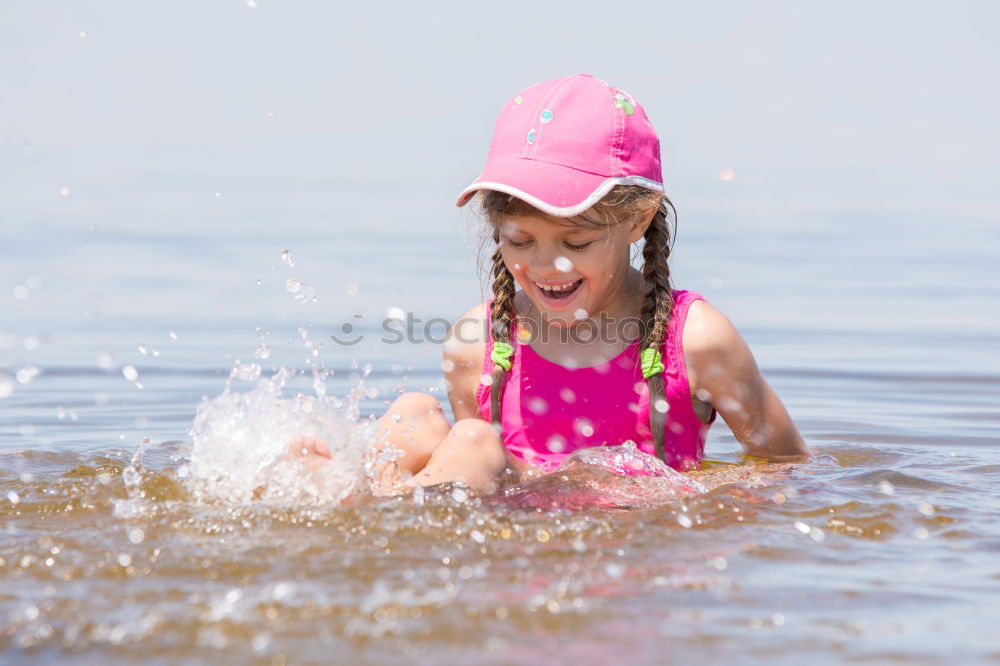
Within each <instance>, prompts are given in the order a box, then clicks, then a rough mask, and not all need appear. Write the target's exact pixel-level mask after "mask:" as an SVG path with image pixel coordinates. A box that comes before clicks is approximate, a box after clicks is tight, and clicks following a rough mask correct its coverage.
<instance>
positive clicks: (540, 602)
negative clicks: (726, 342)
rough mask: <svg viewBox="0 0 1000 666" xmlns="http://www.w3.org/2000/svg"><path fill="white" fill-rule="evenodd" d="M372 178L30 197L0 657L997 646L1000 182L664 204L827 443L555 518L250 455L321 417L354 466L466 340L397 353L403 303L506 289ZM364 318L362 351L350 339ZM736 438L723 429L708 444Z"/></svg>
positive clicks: (704, 271)
mask: <svg viewBox="0 0 1000 666" xmlns="http://www.w3.org/2000/svg"><path fill="white" fill-rule="evenodd" d="M78 187H80V186H78ZM364 187H365V185H364V183H362V184H361V185H358V186H355V185H353V184H352V185H345V186H343V187H342V188H341V189H333V190H330V189H320V188H312V189H310V188H309V187H303V188H299V189H298V190H296V191H294V192H284V191H277V190H271V191H268V192H264V193H261V192H258V191H255V190H254V189H253V188H252V187H250V186H243V187H242V188H241V187H240V185H239V184H238V183H235V184H233V187H231V188H229V189H227V190H224V191H221V188H220V195H219V196H215V192H214V191H211V190H206V191H204V192H199V193H198V196H203V198H202V199H197V197H196V196H195V195H194V194H192V191H193V188H191V187H190V186H188V185H185V184H183V183H181V184H177V183H173V184H171V183H169V182H168V183H166V184H164V183H162V182H160V183H159V184H157V185H156V186H153V185H148V186H145V187H137V188H132V189H131V190H130V191H129V193H128V195H127V196H124V195H123V196H122V197H118V196H113V195H110V194H107V193H105V194H92V195H90V196H91V197H92V200H91V201H90V202H89V203H88V201H86V200H84V201H82V202H77V201H74V199H73V197H74V195H73V193H70V194H69V195H60V194H58V192H52V193H50V194H51V196H49V197H48V198H47V199H45V200H44V202H43V203H41V204H40V203H38V201H37V200H34V199H31V198H29V197H27V196H24V197H17V196H12V197H10V198H9V202H10V203H11V204H12V205H11V206H10V207H9V208H8V211H7V212H5V213H4V219H3V227H2V230H0V244H2V246H3V248H4V262H3V265H2V266H0V284H2V285H3V294H2V298H3V299H4V300H3V311H4V316H3V322H2V327H0V331H2V333H0V396H2V397H0V415H2V418H0V580H2V584H0V590H2V592H0V651H2V652H0V658H2V659H4V660H11V661H22V660H27V659H32V660H33V661H36V662H38V663H55V662H59V663H64V662H80V663H93V662H98V661H100V662H107V661H116V662H126V661H127V662H135V663H202V662H204V661H206V660H210V659H223V660H226V661H234V662H236V661H260V662H262V663H275V664H280V663H312V662H320V661H329V660H330V659H331V658H333V659H334V661H336V662H338V663H385V662H392V661H396V660H399V659H401V658H404V657H405V658H406V659H407V660H409V661H412V662H413V663H441V662H444V663H458V662H461V663H484V664H485V663H526V664H541V663H551V662H552V661H553V660H556V661H567V660H571V659H572V660H577V661H581V662H583V663H609V662H611V661H613V660H614V661H619V660H621V661H630V662H635V663H666V662H669V663H685V662H688V661H690V660H691V659H698V660H702V661H708V662H712V663H714V662H720V663H721V662H722V661H725V662H727V663H760V662H762V661H764V660H767V661H768V662H769V663H779V664H783V663H789V664H791V663H801V662H802V661H803V660H809V661H810V663H826V664H840V663H845V662H848V661H855V662H862V663H903V664H945V663H948V664H952V663H963V664H972V663H990V662H993V661H995V660H997V659H1000V643H998V641H997V639H996V635H995V630H994V625H995V617H996V616H997V613H998V611H1000V603H998V601H997V599H998V598H1000V558H998V553H1000V453H998V446H997V445H998V443H1000V409H998V405H1000V352H998V349H1000V345H998V343H1000V317H998V316H997V312H1000V272H998V271H997V270H996V265H995V257H997V256H998V253H1000V241H998V236H997V234H996V233H995V229H996V227H995V222H993V220H992V218H991V215H992V213H991V211H992V210H995V206H994V205H993V204H990V205H986V206H983V207H981V208H975V207H964V208H960V209H959V210H958V211H957V212H955V213H953V214H951V215H948V216H945V217H936V218H934V219H928V217H927V216H925V215H922V214H921V213H919V212H918V211H913V210H908V209H906V208H905V207H899V206H896V205H893V204H891V203H888V204H887V203H885V202H880V201H878V200H877V198H874V199H871V200H868V201H863V202H861V203H856V204H855V205H853V206H851V207H850V208H844V207H840V206H836V205H832V204H822V203H819V204H815V205H811V204H809V203H808V198H804V199H803V198H799V199H797V200H796V202H795V205H794V206H792V207H791V208H790V209H789V210H787V211H785V212H784V213H782V212H780V211H778V208H779V206H778V204H776V203H774V204H773V205H772V209H771V211H768V212H753V211H755V210H758V211H759V210H762V209H760V208H759V207H758V206H757V204H758V203H759V202H755V201H753V200H752V199H750V198H746V197H745V196H744V195H740V194H732V193H731V191H728V192H727V191H723V190H718V189H717V188H719V187H724V185H722V184H720V183H715V184H712V183H709V184H706V185H704V187H703V188H702V189H701V190H696V191H693V192H692V193H691V194H690V195H689V198H690V199H691V201H692V203H691V204H689V205H688V206H687V207H686V206H685V195H684V193H681V192H679V193H675V194H674V198H675V201H676V202H677V204H678V207H679V209H680V212H681V219H680V227H679V238H678V241H677V245H676V248H675V255H674V270H675V274H676V276H677V277H676V282H677V284H678V286H680V287H682V288H686V289H692V290H696V291H700V292H702V293H703V294H705V296H706V297H707V298H708V299H709V300H710V301H712V302H713V303H714V304H715V305H717V306H718V307H719V308H720V309H722V310H723V311H724V312H726V313H727V314H728V315H729V316H730V317H731V318H732V319H733V320H734V322H735V323H736V324H737V326H738V327H739V328H740V330H741V331H742V332H743V333H744V335H745V337H746V338H747V340H748V341H749V343H750V345H751V347H752V348H753V349H754V351H755V353H756V355H757V358H758V360H759V362H760V364H761V366H762V368H763V370H764V372H765V375H766V376H767V377H768V379H769V380H770V381H771V383H772V384H773V385H774V386H775V387H776V389H777V390H778V392H779V394H780V395H781V396H782V398H783V399H784V401H785V402H786V404H787V406H788V408H789V410H790V411H791V413H792V415H793V417H794V418H795V420H796V422H797V423H798V425H799V427H800V429H801V430H802V433H803V435H804V436H805V438H806V440H807V441H808V443H809V445H810V446H811V447H812V448H813V450H814V451H815V452H816V453H817V457H816V459H815V460H814V461H812V462H810V463H807V464H804V465H801V466H796V467H792V468H775V467H768V466H763V467H753V466H749V467H745V466H734V465H723V466H716V467H713V468H712V469H708V470H706V471H703V472H699V473H696V474H695V476H699V475H700V478H701V480H702V481H704V482H705V483H706V485H708V486H709V487H710V488H711V489H710V490H709V491H708V492H706V493H703V494H698V495H695V496H688V497H675V498H672V497H669V496H664V497H661V498H660V499H659V500H658V501H653V502H651V503H645V504H642V503H640V505H639V506H635V507H631V508H607V507H605V508H589V509H583V510H574V511H571V510H564V509H554V510H544V511H535V510H532V509H530V508H525V507H523V506H521V507H519V506H512V505H509V504H504V503H502V502H501V503H497V502H492V501H484V500H482V499H477V498H473V497H469V496H468V495H467V494H466V493H464V492H463V491H462V490H461V489H460V488H459V489H451V488H449V489H446V490H444V491H442V492H440V493H428V494H427V495H426V496H424V497H420V498H409V497H404V498H394V499H386V500H381V501H370V502H363V503H362V504H360V505H356V506H352V507H350V508H338V506H337V505H336V503H335V502H333V501H329V500H327V501H324V500H323V496H322V494H321V493H320V494H319V495H315V494H314V495H312V496H306V495H308V493H306V495H301V494H300V495H294V494H291V495H289V496H287V497H284V498H281V497H278V498H271V500H270V501H256V502H255V501H252V499H249V498H248V497H247V495H246V493H245V490H246V488H245V487H244V486H245V485H246V483H245V481H246V479H245V478H242V477H241V474H243V472H244V471H247V470H249V471H247V473H248V474H249V473H251V471H253V470H255V469H257V468H256V467H254V465H255V461H254V459H253V455H252V453H251V452H254V451H258V450H269V449H268V447H270V449H273V447H275V446H280V443H281V442H282V441H284V440H283V439H282V438H283V437H286V436H287V435H288V433H289V432H291V431H293V430H294V429H295V428H298V427H304V425H305V426H309V427H315V428H316V429H317V431H318V432H321V433H326V435H327V436H331V437H333V438H334V439H336V438H338V437H339V438H340V439H339V440H337V441H335V442H334V443H335V445H336V446H339V447H341V451H342V452H343V455H352V456H354V460H353V462H351V463H350V464H348V465H347V467H344V468H340V469H338V470H335V472H336V473H337V474H344V473H347V472H345V470H347V471H348V472H349V471H350V470H351V469H356V468H357V465H358V464H360V463H359V458H360V455H361V454H360V452H361V451H362V450H363V448H364V443H365V442H364V437H365V423H366V419H367V418H368V417H370V416H372V415H377V414H381V413H382V410H384V408H385V405H386V404H387V401H391V399H392V398H393V397H394V396H395V395H396V394H397V393H398V391H399V390H401V389H406V390H430V391H435V392H437V393H438V394H439V395H441V396H443V384H442V380H441V373H440V348H439V345H438V344H436V343H435V342H434V341H433V336H434V334H435V332H437V333H438V334H439V331H440V329H434V328H433V327H432V328H431V329H429V330H428V331H427V333H428V335H429V337H431V338H432V339H431V340H423V341H418V342H415V343H412V344H392V343H390V342H386V341H385V340H383V339H382V337H383V333H382V331H381V325H382V324H381V322H382V320H383V319H384V318H385V317H386V316H387V313H388V314H390V315H393V314H398V311H403V312H412V313H413V314H414V316H418V317H420V318H421V319H422V320H423V321H427V320H428V319H431V318H433V317H443V318H446V319H451V320H453V319H454V318H456V317H457V316H459V315H460V314H461V313H462V312H464V311H465V310H466V309H468V307H470V306H471V305H472V304H474V303H476V302H478V300H479V299H480V298H481V296H482V294H483V292H482V289H481V287H480V283H479V278H478V274H477V268H476V253H477V248H478V236H477V233H476V231H475V223H474V221H472V220H469V219H468V218H467V217H466V216H461V215H459V214H457V213H454V212H453V211H452V209H451V208H450V205H451V200H450V196H449V192H446V190H445V188H444V187H443V186H441V187H439V188H438V189H435V190H430V191H428V190H419V191H418V190H413V191H397V192H393V193H388V194H386V195H385V196H384V197H383V198H382V199H381V200H380V202H381V204H384V207H383V206H382V205H380V207H379V209H378V210H377V211H376V210H373V208H372V206H371V199H370V197H368V196H365V194H364V191H365V190H364ZM369 187H374V185H371V184H369ZM80 189H83V190H85V191H87V190H88V188H87V187H85V186H83V187H80ZM262 189H263V190H267V189H268V187H267V185H266V184H265V185H264V186H263V187H262ZM90 191H92V190H90ZM716 197H718V200H719V201H720V202H721V203H719V204H718V205H714V204H713V203H712V202H713V200H714V199H715V198H716ZM741 197H743V198H741ZM265 200H267V201H268V205H269V206H270V210H271V211H272V213H271V214H269V213H266V212H265V213H261V214H259V215H258V216H257V218H254V217H253V216H252V215H251V214H250V213H249V212H248V211H254V210H257V211H259V210H260V208H259V206H260V205H262V202H263V201H265ZM741 201H742V202H744V203H745V204H746V205H742V204H741ZM804 201H805V203H803V202H804ZM227 202H235V203H227ZM987 203H989V202H987ZM154 204H155V205H154ZM59 206H65V209H64V210H60V209H59V208H58V207H59ZM281 210H290V211H292V212H291V213H290V214H286V215H278V214H276V213H273V211H281ZM402 210H407V211H410V214H409V215H403V214H401V213H399V212H392V211H402ZM385 211H391V212H389V213H386V212H385ZM776 211H777V212H776ZM269 215H271V217H268V216H269ZM285 250H287V251H288V252H287V254H284V255H283V254H282V253H283V251H285ZM289 280H294V281H298V282H294V281H293V282H289ZM303 285H304V286H303ZM313 299H315V300H313ZM300 301H301V302H300ZM344 324H351V325H352V326H353V327H354V328H353V329H352V330H353V331H354V332H355V333H357V334H359V335H360V337H361V340H360V341H359V342H358V343H357V344H355V345H352V346H347V345H338V344H335V343H334V342H333V341H332V340H331V339H330V335H331V334H334V333H337V332H338V331H340V332H342V331H343V328H342V327H343V325H344ZM303 327H305V328H303ZM418 328H419V327H418ZM418 332H419V331H418ZM318 344H321V345H322V346H321V347H318V346H317V345H318ZM313 350H315V352H316V353H315V354H314V353H313ZM254 363H256V364H258V365H259V366H260V372H261V374H262V379H261V380H260V381H263V382H264V383H265V384H267V383H268V382H269V381H270V380H271V379H272V378H273V376H274V373H275V371H276V370H277V369H278V368H281V367H285V368H289V369H295V370H297V371H298V374H297V375H296V376H293V377H291V378H290V379H289V380H288V382H287V384H286V386H285V387H284V388H283V390H282V392H281V393H280V394H279V393H276V392H272V393H268V392H267V391H266V390H265V389H260V388H257V387H258V380H256V379H255V377H256V374H257V370H256V369H255V368H254V367H253V365H251V364H254ZM234 368H236V369H237V371H236V374H238V375H240V376H244V377H247V378H248V380H244V379H239V378H233V379H230V375H231V373H233V372H234ZM324 370H325V371H329V372H330V373H331V374H330V375H329V376H328V377H327V378H326V379H325V382H324V386H325V391H326V396H327V397H325V398H320V397H318V396H317V395H316V393H315V381H314V371H315V372H322V371H324ZM227 382H231V383H232V392H233V393H232V394H230V398H231V399H232V400H234V401H236V402H230V403H225V404H224V403H223V402H220V400H219V399H220V396H224V393H225V391H226V385H227ZM251 392H253V393H251ZM248 395H252V396H256V397H254V398H253V399H254V400H257V402H255V403H252V404H251V403H246V404H244V405H243V408H241V407H240V406H239V404H237V403H238V402H239V400H240V399H241V398H240V397H239V396H248ZM296 396H298V397H296ZM348 396H353V400H354V402H353V403H351V404H353V405H355V408H356V409H355V411H353V412H352V410H351V409H350V406H351V404H348V405H347V406H346V407H345V406H337V405H338V404H339V403H337V402H336V400H335V399H337V398H347V397H348ZM247 399H248V400H249V398H247ZM306 403H308V407H305V406H304V405H305V404H306ZM199 405H201V407H199ZM199 409H201V410H202V412H201V413H202V417H201V418H202V419H203V420H202V422H201V425H200V426H199V427H198V429H196V430H197V431H198V432H194V433H193V431H192V427H193V424H194V421H195V418H196V411H197V410H199ZM241 409H243V411H240V410H241ZM255 409H256V410H258V411H256V412H255V411H254V410H255ZM261 413H262V414H264V415H265V417H264V418H258V417H254V414H258V416H259V414H261ZM205 419H207V421H208V422H209V425H211V426H212V427H211V428H210V430H211V431H212V432H211V433H209V434H206V432H207V431H206V430H205V429H204V426H205ZM323 419H325V420H323ZM310 424H312V425H310ZM331 433H332V434H331ZM198 437H200V438H201V439H199V441H198V443H197V446H198V447H200V448H199V449H198V450H197V451H195V450H194V447H195V442H194V440H195V439H197V438H198ZM255 447H257V448H255ZM261 447H262V448H261ZM739 451H740V450H739V446H738V445H737V444H736V443H735V441H734V439H733V438H732V436H731V435H730V434H729V432H728V430H727V429H726V427H725V425H724V424H723V423H721V422H720V423H718V424H716V426H715V427H714V428H713V430H712V434H711V437H710V440H709V443H708V449H707V452H708V457H709V458H710V459H712V460H714V461H719V462H723V463H731V464H736V463H741V462H742V459H741V456H740V452H739ZM213 456H214V457H213ZM199 465H201V466H200V467H199ZM213 465H214V467H213ZM351 465H353V467H352V466H351ZM199 470H200V471H199ZM241 483H243V485H242V486H241V485H240V484H241ZM289 483H292V482H289ZM292 485H294V484H292ZM240 493H243V494H240ZM317 498H318V499H317Z"/></svg>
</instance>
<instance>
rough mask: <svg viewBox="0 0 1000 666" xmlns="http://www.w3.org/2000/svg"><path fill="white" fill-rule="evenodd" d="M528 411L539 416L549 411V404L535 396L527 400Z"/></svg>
mask: <svg viewBox="0 0 1000 666" xmlns="http://www.w3.org/2000/svg"><path fill="white" fill-rule="evenodd" d="M528 409H529V410H531V411H532V412H534V413H535V414H538V415H541V414H544V413H545V412H547V411H549V404H548V403H547V402H545V400H543V399H542V398H539V397H538V396H535V397H533V398H531V399H530V400H528Z"/></svg>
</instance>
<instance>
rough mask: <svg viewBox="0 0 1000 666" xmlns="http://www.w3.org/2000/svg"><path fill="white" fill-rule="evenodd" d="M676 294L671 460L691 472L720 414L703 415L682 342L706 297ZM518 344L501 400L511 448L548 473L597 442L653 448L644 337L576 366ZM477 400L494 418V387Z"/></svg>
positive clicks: (671, 332) (667, 374)
mask: <svg viewBox="0 0 1000 666" xmlns="http://www.w3.org/2000/svg"><path fill="white" fill-rule="evenodd" d="M674 299H675V304H674V310H673V314H672V315H671V317H670V322H669V324H668V327H667V336H666V342H665V343H664V345H663V349H662V350H661V351H662V354H663V366H664V368H665V370H664V373H663V381H664V388H665V392H666V397H667V405H668V409H667V413H666V431H665V436H664V440H663V441H664V449H665V451H666V455H667V463H668V464H669V465H670V466H671V467H673V468H675V469H679V470H682V471H684V470H689V469H696V468H698V466H699V461H700V460H701V458H702V457H703V455H704V450H705V437H706V436H707V434H708V428H709V426H710V425H711V424H712V421H714V420H715V412H712V418H711V419H710V420H709V422H708V423H707V424H705V423H702V422H701V420H700V419H699V418H698V416H697V415H696V414H695V412H694V408H693V407H692V405H691V388H690V386H689V385H688V379H687V369H686V366H685V363H684V352H683V349H682V347H681V334H682V332H683V331H684V320H685V319H686V318H687V312H688V308H689V307H690V306H691V303H693V302H694V301H699V300H704V299H703V298H702V297H701V295H700V294H696V293H694V292H689V291H676V292H674ZM488 307H489V304H487V308H488ZM487 311H488V310H487ZM487 329H489V327H487ZM488 335H489V333H488ZM515 337H516V336H515ZM511 344H512V345H513V347H514V356H513V358H512V359H511V369H510V372H508V373H506V375H507V377H506V381H505V383H504V389H503V400H502V402H501V411H502V414H501V421H502V423H503V439H504V446H506V447H507V449H508V450H509V451H510V452H511V453H513V454H514V455H515V456H517V457H518V458H521V459H522V460H525V461H527V462H529V463H531V464H533V465H537V466H539V467H542V468H543V469H544V470H545V471H546V472H550V471H552V470H553V469H555V468H556V467H557V466H558V465H559V463H560V462H562V460H563V458H565V457H566V456H567V455H568V454H569V453H570V452H572V451H574V450H576V449H581V448H585V447H589V446H614V445H618V444H621V443H622V442H624V441H626V440H632V441H634V442H635V443H636V444H637V445H638V446H639V448H640V449H641V450H643V451H645V452H646V453H649V454H653V438H652V435H651V433H650V430H649V389H648V387H647V386H646V381H645V380H644V379H643V378H642V372H641V370H640V369H639V350H638V341H635V342H633V343H632V344H631V345H629V346H628V348H627V349H626V350H625V351H624V352H622V353H621V354H619V355H618V356H617V357H615V358H613V359H611V360H610V361H607V362H605V363H602V364H601V365H598V366H595V367H592V368H576V369H571V368H566V367H564V366H561V365H559V364H557V363H553V362H552V361H547V360H546V359H544V358H542V357H541V356H539V355H538V354H537V353H536V352H535V351H534V350H533V349H532V348H531V346H530V345H522V344H520V343H518V342H517V341H516V340H515V341H512V342H511ZM492 350H493V338H492V335H489V338H488V339H487V343H486V358H485V360H484V361H483V373H484V374H487V375H488V374H491V373H492V372H493V360H492V359H491V358H490V352H492ZM476 400H477V402H478V404H479V415H480V416H481V417H482V418H483V419H484V420H486V421H490V420H491V419H490V387H489V386H485V385H480V387H479V391H478V392H477V394H476Z"/></svg>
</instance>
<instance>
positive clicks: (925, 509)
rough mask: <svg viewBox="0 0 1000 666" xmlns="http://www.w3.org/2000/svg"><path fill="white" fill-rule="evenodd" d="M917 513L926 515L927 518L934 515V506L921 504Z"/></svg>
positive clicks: (925, 503)
mask: <svg viewBox="0 0 1000 666" xmlns="http://www.w3.org/2000/svg"><path fill="white" fill-rule="evenodd" d="M917 511H919V512H920V513H922V514H924V515H925V516H933V515H934V505H933V504H928V503H927V502H921V503H920V506H918V507H917Z"/></svg>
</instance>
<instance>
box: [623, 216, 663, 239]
mask: <svg viewBox="0 0 1000 666" xmlns="http://www.w3.org/2000/svg"><path fill="white" fill-rule="evenodd" d="M658 210H659V209H658V208H654V209H653V210H651V211H649V212H648V213H646V214H644V215H642V216H640V217H637V218H636V219H634V220H632V222H630V223H629V229H628V242H629V245H631V244H632V243H636V242H638V240H639V239H640V238H642V237H643V236H645V235H646V229H649V225H650V224H651V223H652V222H653V218H654V217H656V213H657V211H658Z"/></svg>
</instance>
